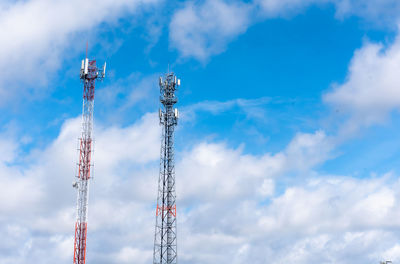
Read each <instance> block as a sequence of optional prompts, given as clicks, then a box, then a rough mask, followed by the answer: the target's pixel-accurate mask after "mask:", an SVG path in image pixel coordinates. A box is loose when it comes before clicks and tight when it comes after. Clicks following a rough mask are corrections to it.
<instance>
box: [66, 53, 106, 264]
mask: <svg viewBox="0 0 400 264" xmlns="http://www.w3.org/2000/svg"><path fill="white" fill-rule="evenodd" d="M105 71H106V64H105V63H104V66H103V69H102V72H100V73H99V68H97V66H96V61H95V60H92V61H89V59H88V58H85V59H84V60H82V65H81V71H80V79H81V80H82V82H83V107H82V137H81V138H80V141H79V143H80V144H79V145H80V148H79V162H78V172H77V175H76V177H77V178H78V181H77V182H74V183H73V185H72V186H73V187H74V188H76V189H77V190H78V198H77V206H76V207H77V208H76V210H77V217H76V223H75V243H74V264H85V259H86V234H87V216H88V198H89V197H88V196H89V179H90V169H91V166H92V164H91V158H92V142H93V139H92V131H93V107H94V91H95V81H96V80H97V79H100V80H103V78H104V77H105Z"/></svg>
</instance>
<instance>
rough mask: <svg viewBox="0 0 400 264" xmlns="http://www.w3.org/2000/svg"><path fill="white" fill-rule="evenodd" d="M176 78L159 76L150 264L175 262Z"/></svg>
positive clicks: (172, 75)
mask: <svg viewBox="0 0 400 264" xmlns="http://www.w3.org/2000/svg"><path fill="white" fill-rule="evenodd" d="M179 85H180V80H179V79H177V78H176V76H175V75H174V74H173V73H168V74H166V75H165V77H164V79H163V78H162V77H160V94H161V95H160V102H161V104H162V109H160V110H159V116H160V125H162V137H161V151H160V174H159V180H158V196H157V208H156V226H155V237H154V254H153V263H154V264H175V263H177V239H176V236H177V233H176V192H175V164H174V128H175V126H176V125H177V124H178V118H179V112H178V110H177V109H176V108H175V109H174V105H175V104H176V103H177V102H178V99H177V98H176V96H175V91H176V90H177V88H178V86H179Z"/></svg>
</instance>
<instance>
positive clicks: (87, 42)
mask: <svg viewBox="0 0 400 264" xmlns="http://www.w3.org/2000/svg"><path fill="white" fill-rule="evenodd" d="M88 45H89V41H88V40H86V56H85V58H87V56H88Z"/></svg>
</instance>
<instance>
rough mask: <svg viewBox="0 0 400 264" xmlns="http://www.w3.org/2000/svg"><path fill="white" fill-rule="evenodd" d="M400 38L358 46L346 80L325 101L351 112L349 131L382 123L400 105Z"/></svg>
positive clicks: (339, 109) (349, 113)
mask: <svg viewBox="0 0 400 264" xmlns="http://www.w3.org/2000/svg"><path fill="white" fill-rule="evenodd" d="M399 61H400V38H399V37H397V38H396V40H395V41H394V43H392V44H390V45H389V46H387V47H385V46H384V45H383V44H377V43H371V42H367V43H366V44H365V45H364V46H363V47H362V48H361V49H359V50H357V51H356V52H355V54H354V57H353V59H352V61H351V63H350V66H349V71H348V76H347V78H346V81H345V82H344V83H342V84H335V85H333V89H332V91H330V92H328V93H327V94H325V95H324V97H323V98H324V101H325V102H327V103H328V104H331V105H332V106H333V107H334V108H335V109H337V110H338V111H340V112H344V113H346V114H348V115H350V120H349V122H347V123H346V125H345V127H346V129H347V130H348V132H352V131H355V130H357V129H358V128H359V127H360V126H368V125H371V124H376V123H381V122H383V121H384V120H385V118H387V116H388V114H389V113H391V112H392V111H393V110H396V109H397V110H398V109H399V107H400V92H399V87H400V77H399V74H398V73H399V71H400V62H399Z"/></svg>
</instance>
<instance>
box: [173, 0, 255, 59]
mask: <svg viewBox="0 0 400 264" xmlns="http://www.w3.org/2000/svg"><path fill="white" fill-rule="evenodd" d="M250 11H251V9H250V6H248V5H247V4H245V3H241V2H237V1H233V2H231V3H226V2H225V1H222V0H212V1H211V0H207V1H205V2H204V3H202V4H200V5H197V4H195V3H194V2H189V3H187V4H185V7H184V8H182V9H180V10H178V11H176V12H175V13H174V15H173V17H172V20H171V23H170V26H169V28H170V40H171V45H172V47H174V48H176V49H178V50H179V52H180V53H181V55H182V56H183V57H194V58H196V59H198V60H200V61H202V62H206V61H207V59H208V57H209V56H210V55H215V54H218V53H221V52H223V51H224V50H225V48H226V45H227V43H229V42H230V41H232V40H233V39H234V38H236V37H237V36H238V35H239V34H242V33H244V32H245V31H246V30H247V28H248V26H249V25H250V21H251V20H250V17H249V16H250Z"/></svg>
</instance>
